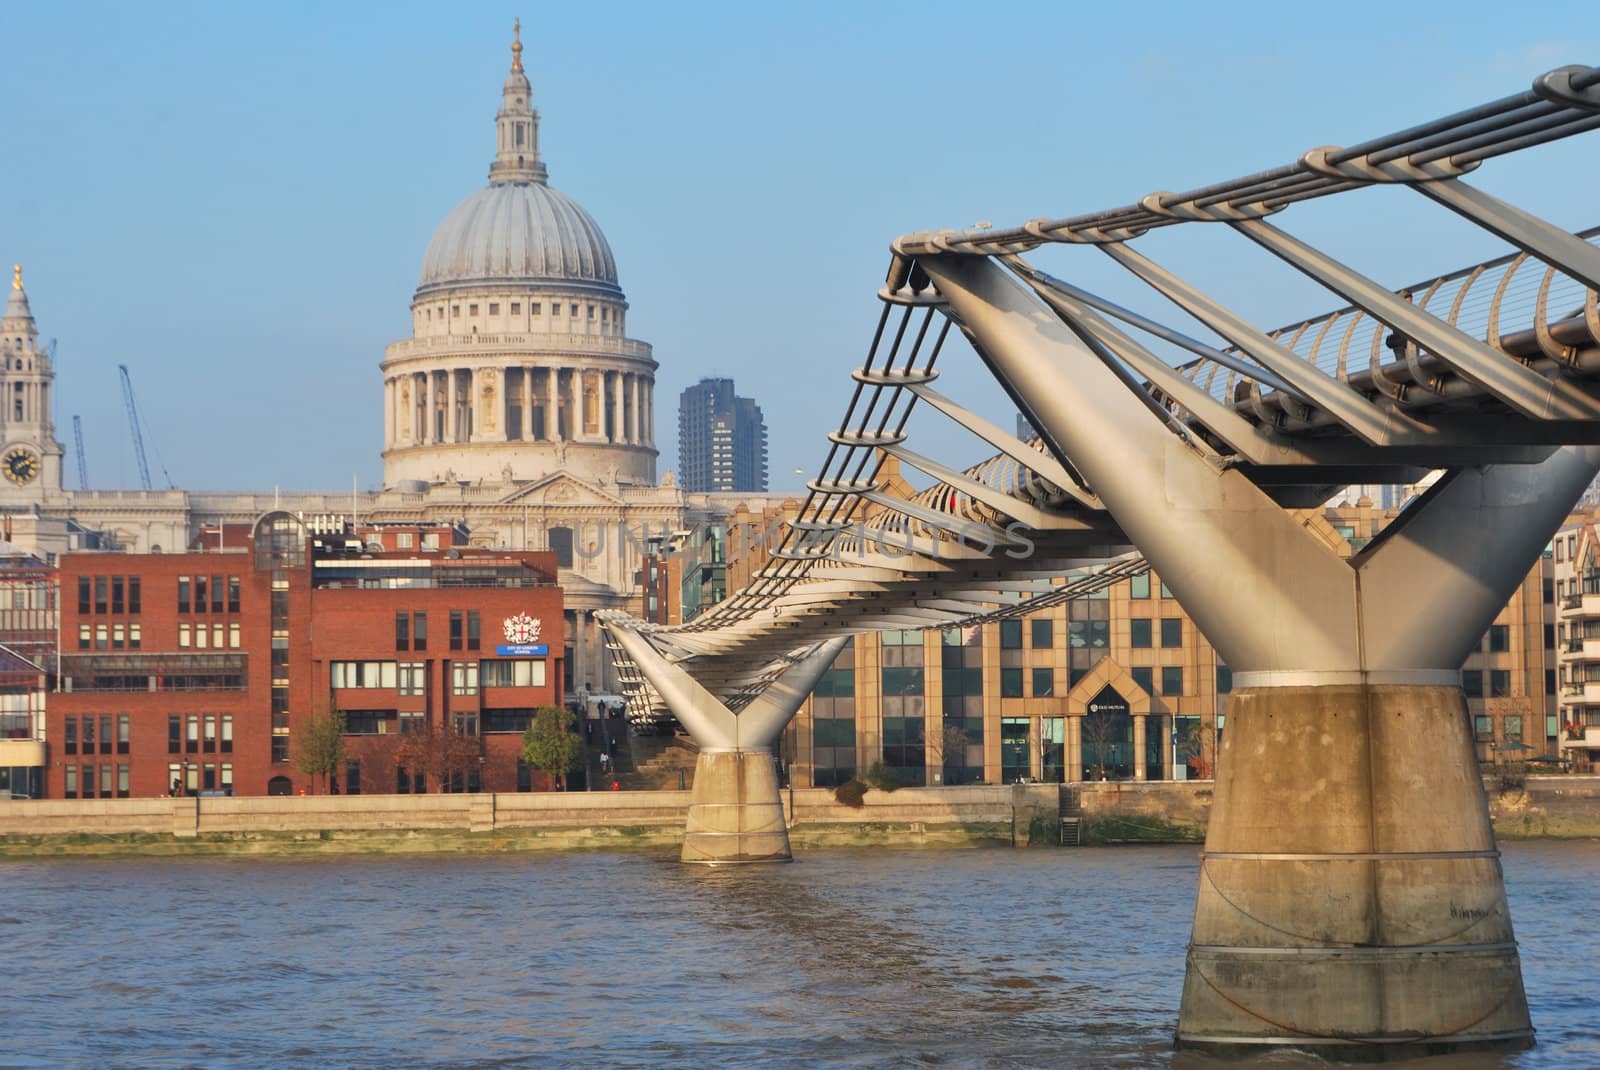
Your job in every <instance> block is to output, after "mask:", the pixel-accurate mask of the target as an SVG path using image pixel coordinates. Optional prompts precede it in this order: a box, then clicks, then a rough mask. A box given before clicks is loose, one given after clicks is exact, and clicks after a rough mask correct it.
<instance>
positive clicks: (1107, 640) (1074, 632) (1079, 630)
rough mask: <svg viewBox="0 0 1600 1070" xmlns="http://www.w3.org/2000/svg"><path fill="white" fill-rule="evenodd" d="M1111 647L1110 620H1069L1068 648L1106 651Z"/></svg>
mask: <svg viewBox="0 0 1600 1070" xmlns="http://www.w3.org/2000/svg"><path fill="white" fill-rule="evenodd" d="M1110 645H1111V622H1110V621H1108V620H1069V621H1068V622H1067V647H1068V648H1069V649H1072V650H1084V649H1091V650H1104V649H1105V648H1106V647H1108V646H1110Z"/></svg>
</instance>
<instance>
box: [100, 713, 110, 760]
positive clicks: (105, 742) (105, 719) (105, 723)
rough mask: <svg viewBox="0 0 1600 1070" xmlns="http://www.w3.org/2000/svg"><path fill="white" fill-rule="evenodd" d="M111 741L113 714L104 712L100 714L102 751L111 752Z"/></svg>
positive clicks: (103, 752)
mask: <svg viewBox="0 0 1600 1070" xmlns="http://www.w3.org/2000/svg"><path fill="white" fill-rule="evenodd" d="M111 743H112V739H111V715H110V714H109V713H103V714H101V715H100V753H101V754H110V753H111Z"/></svg>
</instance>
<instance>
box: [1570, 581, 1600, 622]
mask: <svg viewBox="0 0 1600 1070" xmlns="http://www.w3.org/2000/svg"><path fill="white" fill-rule="evenodd" d="M1584 586H1586V587H1587V586H1589V581H1585V583H1584ZM1561 616H1562V617H1565V618H1572V619H1578V620H1581V619H1583V618H1586V617H1597V618H1600V592H1589V591H1585V592H1584V593H1583V594H1568V595H1563V596H1562V597H1561Z"/></svg>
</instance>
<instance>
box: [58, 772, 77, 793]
mask: <svg viewBox="0 0 1600 1070" xmlns="http://www.w3.org/2000/svg"><path fill="white" fill-rule="evenodd" d="M61 793H62V794H63V795H65V796H66V797H67V798H69V799H76V798H77V797H78V767H77V766H75V765H69V766H67V768H66V773H65V776H64V777H63V783H62V792H61Z"/></svg>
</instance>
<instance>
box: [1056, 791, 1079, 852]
mask: <svg viewBox="0 0 1600 1070" xmlns="http://www.w3.org/2000/svg"><path fill="white" fill-rule="evenodd" d="M1057 815H1058V817H1059V819H1060V821H1061V846H1063V847H1082V846H1083V802H1082V800H1080V799H1079V798H1078V789H1077V788H1069V787H1067V786H1066V785H1065V784H1063V785H1061V796H1060V802H1059V803H1057Z"/></svg>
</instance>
